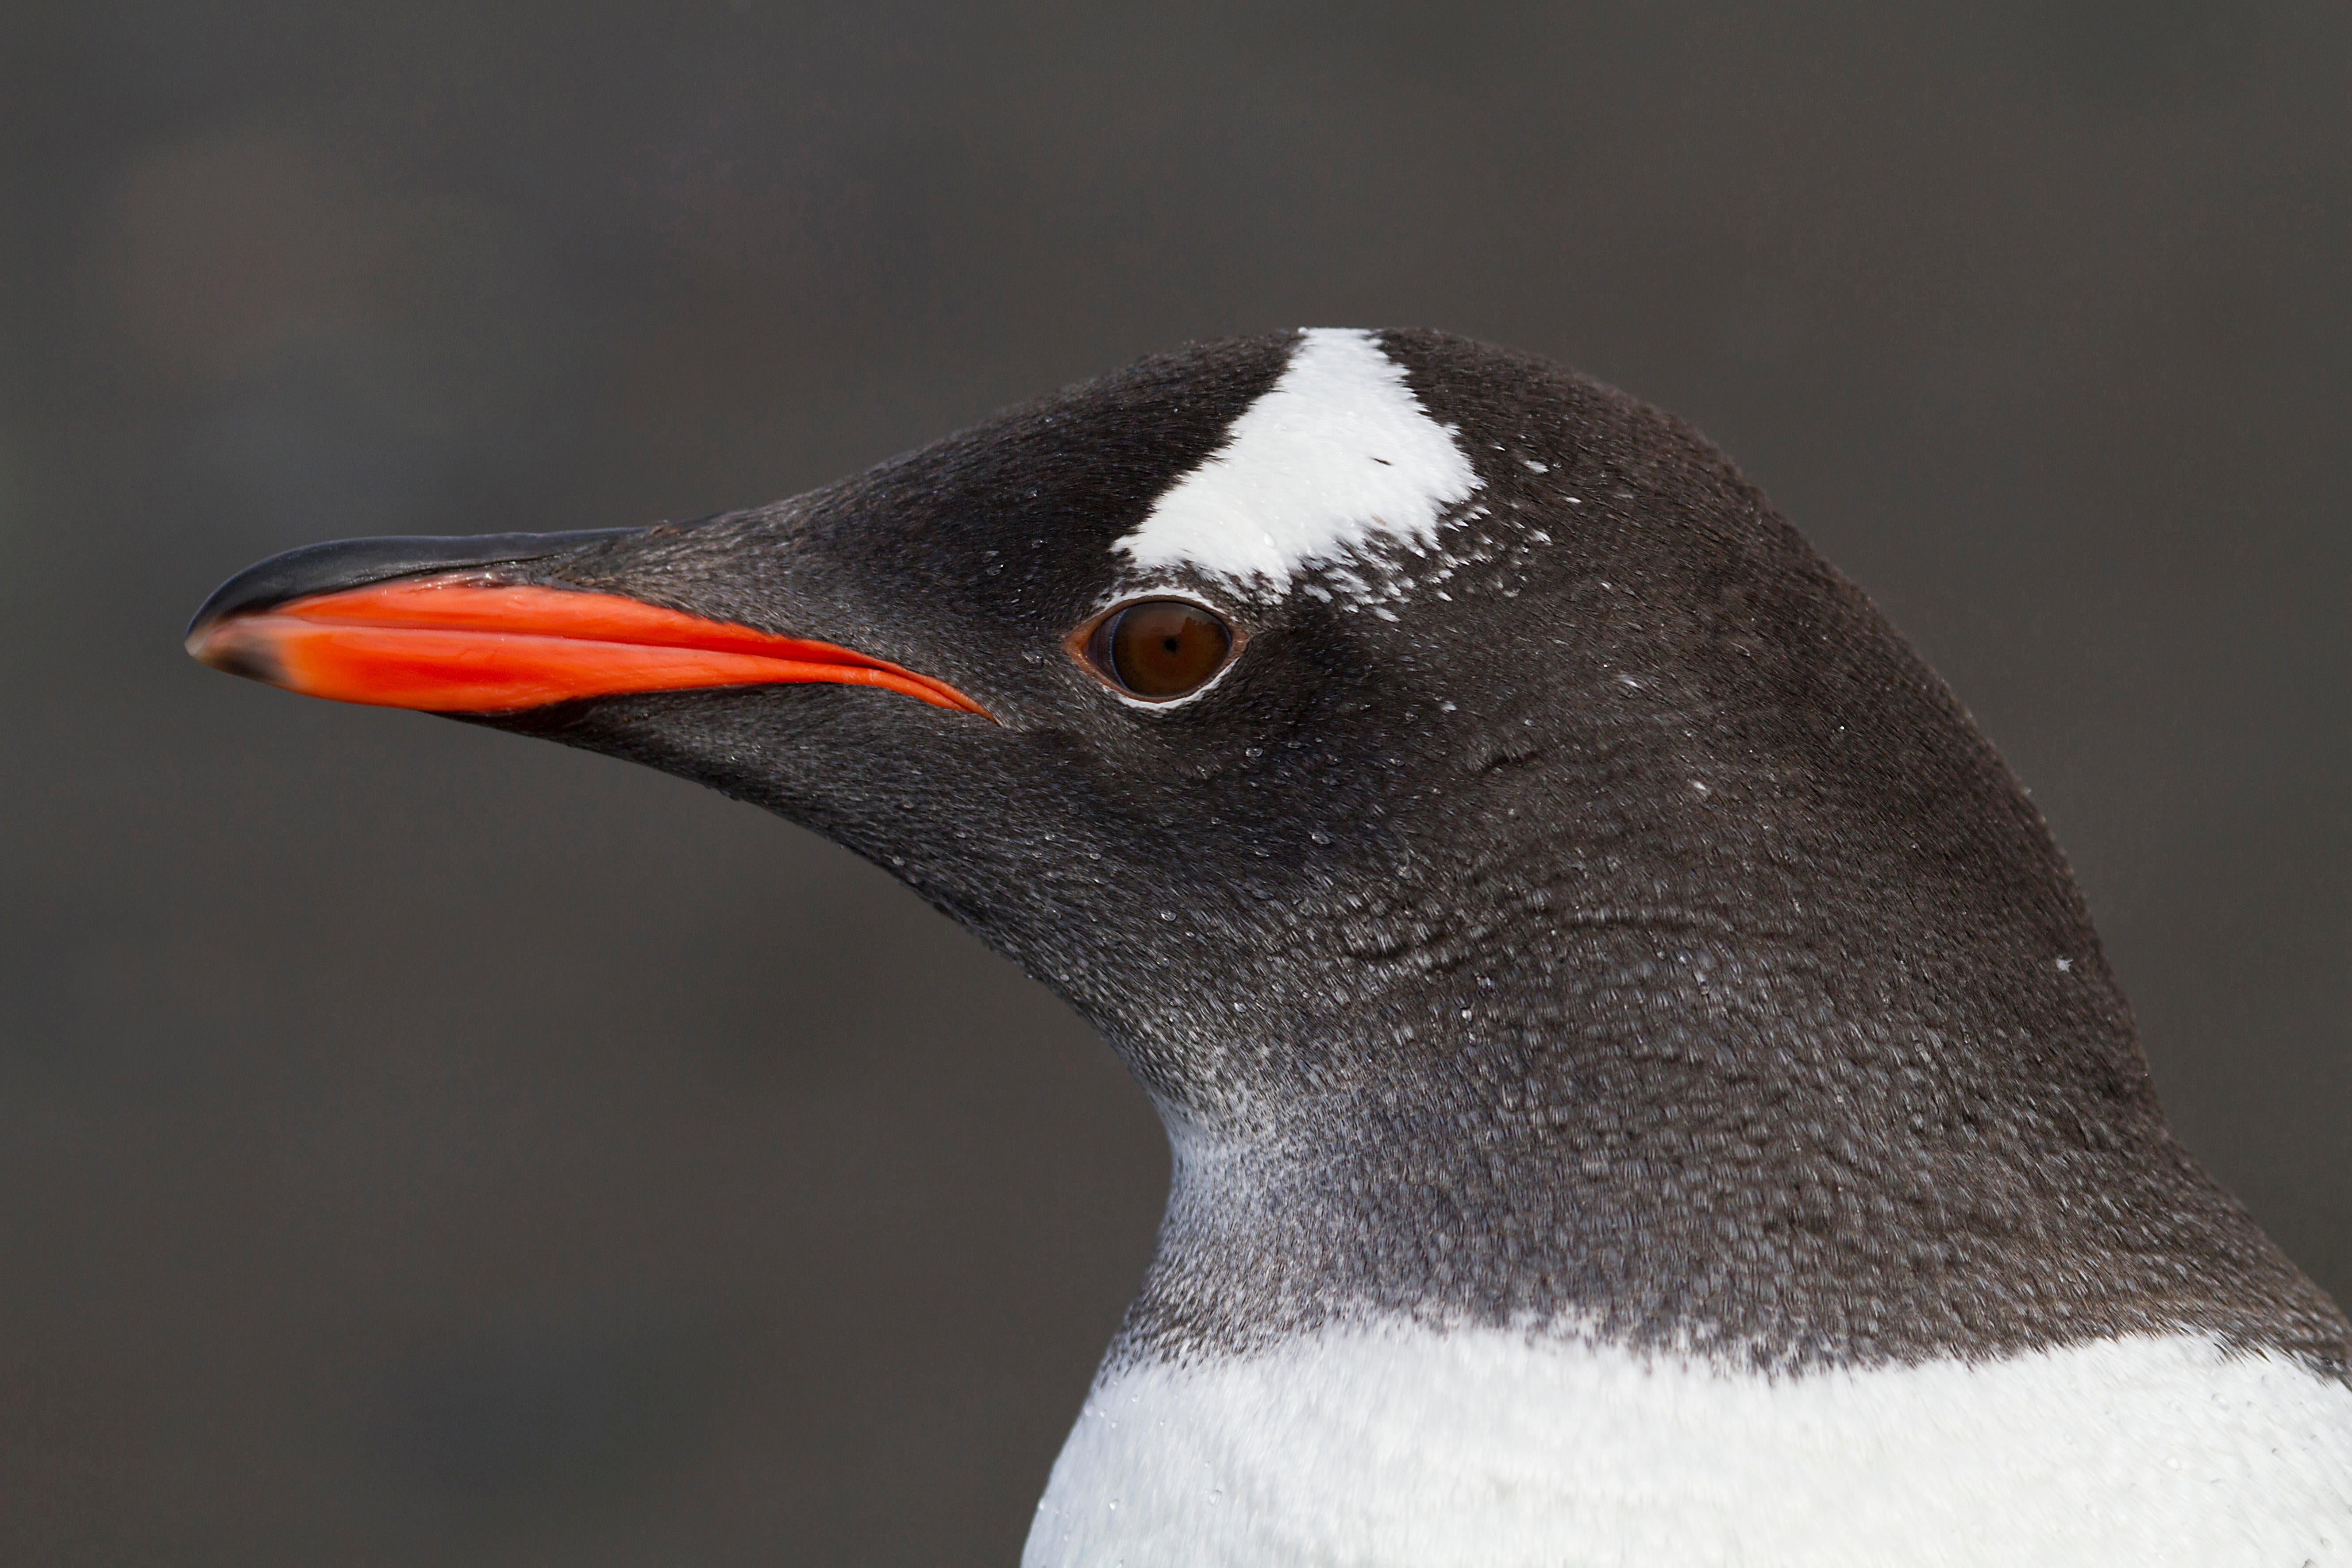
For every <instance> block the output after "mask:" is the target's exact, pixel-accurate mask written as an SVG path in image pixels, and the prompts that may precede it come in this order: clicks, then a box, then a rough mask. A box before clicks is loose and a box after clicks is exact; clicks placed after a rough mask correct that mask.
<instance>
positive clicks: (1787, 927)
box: [1114, 889, 2342, 1371]
mask: <svg viewBox="0 0 2352 1568" xmlns="http://www.w3.org/2000/svg"><path fill="white" fill-rule="evenodd" d="M2068 890H2069V891H2070V892H2071V889H2068ZM1803 901H1804V900H1794V902H1797V903H1801V902H1803ZM1826 902H1827V903H1829V904H1831V905H1832V906H1834V905H1835V904H1836V903H1837V900H1826ZM1734 903H1738V905H1739V907H1741V908H1743V909H1744V910H1747V911H1748V914H1747V916H1746V917H1744V918H1748V919H1756V918H1758V917H1757V916H1756V911H1757V910H1759V909H1761V910H1765V911H1767V912H1766V913H1765V915H1764V916H1762V917H1761V919H1762V926H1761V928H1759V927H1748V928H1736V927H1731V926H1727V925H1725V924H1724V923H1722V922H1723V921H1727V920H1729V919H1730V918H1731V917H1730V916H1729V915H1728V914H1724V915H1723V916H1722V918H1721V920H1718V919H1717V916H1716V914H1714V913H1710V910H1718V911H1719V910H1728V909H1729V908H1731V907H1732V905H1733V904H1734ZM1773 907H1774V906H1773V905H1772V904H1771V903H1770V902H1769V900H1767V901H1764V902H1762V903H1759V902H1756V901H1753V900H1745V899H1744V898H1738V897H1735V898H1727V899H1723V900H1719V901H1718V902H1717V903H1716V904H1714V905H1711V906H1707V907H1704V908H1703V907H1700V906H1698V905H1696V904H1695V903H1690V902H1688V901H1682V902H1677V901H1676V900H1659V902H1658V903H1657V905H1656V906H1654V907H1652V908H1649V909H1647V910H1643V909H1636V908H1633V907H1631V906H1630V905H1626V904H1622V903H1621V905H1620V906H1619V907H1617V908H1615V909H1613V910H1612V909H1606V908H1601V907H1599V906H1597V905H1595V904H1592V903H1591V902H1577V901H1575V900H1570V899H1569V898H1568V896H1567V893H1566V892H1565V891H1563V892H1562V894H1561V895H1560V897H1559V899H1556V900H1551V901H1550V902H1549V905H1548V906H1547V907H1541V908H1538V909H1536V910H1533V911H1532V912H1528V913H1526V916H1525V919H1524V920H1523V921H1521V923H1520V927H1519V928H1518V929H1522V930H1531V929H1533V928H1534V927H1536V926H1540V927H1541V928H1542V929H1543V931H1545V932H1546V933H1548V934H1547V936H1546V941H1547V942H1549V963H1548V964H1547V965H1545V966H1544V973H1540V974H1535V973H1531V971H1530V964H1531V963H1533V960H1532V958H1531V956H1530V954H1529V952H1528V951H1526V950H1525V948H1524V947H1523V945H1522V944H1520V943H1517V942H1514V941H1512V940H1510V939H1509V937H1508V935H1507V933H1508V931H1511V930H1512V929H1514V928H1513V927H1511V926H1509V925H1508V924H1507V923H1504V922H1500V921H1490V922H1481V921H1478V920H1476V919H1475V911H1474V918H1473V919H1472V921H1471V922H1470V923H1471V924H1472V925H1473V926H1476V925H1479V924H1481V923H1484V924H1485V925H1486V930H1487V931H1488V933H1489V935H1488V937H1487V939H1486V940H1487V942H1489V943H1490V944H1491V946H1490V947H1489V948H1487V949H1486V950H1473V951H1472V952H1470V953H1469V955H1468V958H1467V961H1466V962H1461V963H1449V964H1446V965H1444V966H1440V967H1439V968H1437V969H1435V970H1429V969H1423V970H1422V971H1421V972H1420V973H1419V976H1418V979H1417V980H1415V981H1414V982H1413V983H1412V984H1406V983H1404V982H1403V981H1402V979H1401V978H1398V977H1397V976H1396V975H1395V974H1393V973H1392V974H1391V982H1392V983H1391V984H1389V985H1387V986H1385V987H1383V986H1380V985H1375V984H1369V983H1368V981H1367V977H1366V976H1365V975H1364V974H1363V973H1362V972H1361V965H1360V964H1359V966H1358V980H1359V985H1358V987H1357V989H1356V990H1355V991H1354V992H1353V993H1352V994H1353V995H1354V996H1355V997H1356V1002H1355V1005H1352V1006H1351V1007H1349V1009H1348V1010H1347V1011H1346V1012H1345V1014H1344V1015H1343V1016H1339V1017H1336V1018H1333V1019H1331V1020H1328V1022H1327V1023H1326V1024H1325V1025H1324V1026H1320V1027H1317V1028H1312V1029H1309V1030H1307V1031H1306V1032H1305V1033H1304V1035H1303V1036H1302V1037H1297V1038H1290V1039H1285V1040H1282V1041H1278V1042H1272V1043H1269V1044H1268V1045H1266V1046H1265V1047H1264V1048H1263V1049H1261V1050H1260V1051H1258V1052H1256V1053H1255V1055H1257V1056H1259V1057H1261V1058H1265V1059H1270V1060H1277V1059H1278V1060H1284V1061H1287V1062H1289V1063H1291V1064H1293V1066H1294V1068H1295V1069H1296V1070H1297V1081H1294V1082H1292V1083H1290V1084H1288V1085H1286V1087H1283V1088H1281V1089H1273V1090H1269V1091H1267V1092H1265V1093H1264V1094H1262V1095H1257V1096H1255V1097H1249V1096H1244V1100H1243V1101H1242V1103H1241V1104H1239V1105H1238V1106H1237V1107H1230V1108H1227V1109H1225V1110H1223V1111H1221V1113H1219V1114H1217V1115H1214V1116H1203V1115H1202V1114H1199V1113H1198V1112H1197V1111H1195V1110H1188V1109H1184V1108H1182V1107H1180V1106H1177V1105H1174V1104H1172V1103H1170V1102H1167V1101H1165V1100H1163V1102H1162V1106H1161V1109H1162V1113H1163V1118H1164V1119H1165V1121H1166V1122H1167V1124H1168V1128H1169V1133H1170V1139H1171V1147H1172V1150H1173V1153H1174V1160H1173V1181H1172V1184H1171V1196H1170V1202H1169V1206H1168V1209H1167V1213H1166V1215H1165V1218H1164V1221H1163V1224H1162V1228H1161V1232H1160V1242H1159V1247H1158V1250H1157V1253H1156V1256H1155V1258H1154V1261H1153V1264H1152V1267H1151V1268H1150V1273H1149V1275H1148V1277H1147V1279H1146V1282H1145V1285H1144V1288H1143V1289H1142V1291H1141V1293H1140V1294H1139V1298H1138V1300H1137V1301H1136V1302H1135V1304H1134V1306H1133V1308H1132V1309H1131V1310H1130V1312H1129V1317H1128V1320H1127V1321H1126V1323H1125V1325H1124V1327H1123V1329H1122V1332H1121V1335H1120V1339H1119V1341H1118V1345H1117V1346H1116V1347H1115V1349H1114V1361H1115V1362H1137V1363H1139V1362H1147V1361H1151V1360H1155V1359H1162V1360H1164V1359H1168V1358H1171V1357H1176V1358H1185V1357H1191V1356H1194V1355H1198V1354H1204V1353H1206V1354H1225V1353H1248V1352H1251V1351H1253V1350H1255V1349H1258V1348H1262V1347H1265V1346H1266V1345H1269V1344H1271V1343H1274V1342H1277V1341H1280V1340H1282V1339H1285V1338H1288V1337H1292V1336H1295V1335H1297V1333H1300V1332H1302V1331H1324V1330H1343V1331H1344V1330H1352V1329H1360V1328H1366V1327H1378V1326H1380V1325H1381V1324H1384V1323H1394V1322H1397V1321H1408V1322H1412V1323H1417V1324H1420V1325H1423V1326H1435V1327H1445V1326H1462V1325H1471V1326H1483V1327H1511V1328H1516V1329H1524V1330H1527V1331H1531V1332H1536V1333H1538V1334H1551V1335H1563V1336H1574V1337H1579V1338H1583V1339H1587V1340H1591V1341H1594V1342H1609V1343H1614V1344H1619V1345H1624V1346H1630V1347H1633V1348H1636V1349H1643V1350H1658V1349H1671V1350H1673V1351H1675V1352H1683V1353H1697V1354H1700V1355H1703V1356H1706V1357H1708V1358H1711V1359H1713V1360H1716V1361H1718V1362H1725V1363H1738V1364H1741V1365H1746V1366H1751V1367H1756V1366H1760V1367H1764V1368H1769V1369H1775V1370H1779V1369H1786V1370H1793V1371H1803V1370H1807V1369H1810V1368H1815V1367H1822V1366H1849V1365H1857V1364H1863V1365H1867V1364H1881V1363H1916V1362H1920V1361H1925V1360H1931V1359H1938V1358H1948V1357H1960V1358H1963V1359H1966V1358H1971V1357H1984V1356H1999V1355H2006V1354H2011V1353H2017V1352H2024V1351H2030V1350H2035V1349H2042V1348H2047V1347H2050V1346H2053V1345H2060V1344H2065V1343H2072V1342H2079V1341H2082V1340H2084V1339H2092V1338H2100V1337H2111V1336H2113V1335H2116V1334H2120V1333H2131V1332H2173V1331H2181V1330H2184V1329H2186V1330H2189V1331H2202V1332H2208V1333H2211V1334H2214V1335H2217V1336H2219V1337H2221V1338H2222V1339H2224V1340H2230V1341H2231V1342H2253V1343H2262V1344H2264V1345H2268V1346H2273V1347H2275V1348H2281V1349H2285V1350H2288V1351H2290V1352H2296V1353H2303V1354H2305V1355H2306V1357H2307V1358H2309V1359H2313V1360H2315V1361H2316V1362H2323V1363H2324V1362H2326V1361H2327V1360H2328V1358H2329V1357H2331V1356H2334V1357H2336V1360H2337V1362H2338V1363H2340V1355H2341V1352H2340V1347H2341V1344H2342V1338H2341V1320H2340V1318H2336V1317H2335V1316H2334V1314H2333V1312H2332V1310H2331V1309H2330V1308H2329V1307H2328V1306H2327V1304H2326V1302H2325V1300H2324V1299H2321V1298H2316V1297H2315V1293H2310V1292H2308V1291H2307V1290H2305V1288H2304V1287H2302V1286H2301V1284H2300V1281H2299V1277H2297V1276H2295V1275H2294V1271H2293V1269H2292V1268H2291V1267H2289V1266H2287V1265H2286V1264H2285V1263H2284V1259H2283V1258H2279V1257H2278V1256H2277V1255H2276V1253H2275V1250H2274V1249H2273V1248H2271V1247H2269V1245H2268V1244H2267V1243H2266V1242H2265V1241H2263V1238H2262V1237H2261V1236H2260V1233H2259V1232H2258V1231H2257V1230H2256V1229H2255V1228H2254V1227H2253V1226H2252V1225H2251V1223H2250V1222H2249V1221H2247V1220H2246V1218H2245V1217H2244V1215H2242V1213H2241V1212H2240V1211H2239V1210H2238V1209H2237V1208H2236V1206H2235V1205H2233V1204H2232V1203H2231V1201H2230V1200H2229V1199H2228V1198H2227V1197H2226V1196H2225V1195H2223V1194H2221V1193H2220V1192H2219V1191H2218V1189H2216V1188H2214V1187H2213V1186H2212V1184H2210V1182H2209V1181H2208V1180H2207V1179H2206V1178H2204V1177H2203V1175H2202V1174H2201V1173H2199V1172H2198V1171H2196V1169H2195V1168H2194V1167H2193V1166H2192V1165H2190V1164H2189V1163H2188V1162H2187V1161H2186V1160H2185V1158H2184V1157H2183V1156H2182V1155H2181V1154H2180V1153H2179V1151H2178V1149H2177V1148H2176V1147H2175V1146H2174V1145H2173V1144H2172V1142H2171V1139H2170V1135H2169V1133H2168V1131H2167V1130H2166V1128H2165V1126H2164V1123H2163V1121H2162V1118H2161V1116H2160V1114H2159V1113H2158V1111H2157V1110H2156V1107H2155V1103H2154V1100H2153V1099H2152V1097H2151V1096H2150V1095H2149V1093H2148V1091H2147V1083H2146V1079H2145V1074H2144V1070H2143V1069H2142V1068H2141V1067H2140V1061H2139V1056H2138V1051H2137V1045H2136V1043H2135V1042H2134V1041H2133V1040H2132V1038H2131V1036H2130V1033H2129V1024H2128V1018H2127V1016H2126V1015H2124V1014H2123V1013H2122V1011H2121V1005H2120V998H2119V997H2118V996H2116V994H2115V992H2114V988H2113V983H2112V980H2111V979H2110V978H2109V977H2108V976H2107V974H2106V972H2105V966H2104V963H2103V961H2101V960H2100V958H2099V956H2098V953H2097V949H2096V946H2095V942H2091V941H2090V940H2089V938H2088V931H2087V927H2083V928H2081V930H2080V931H2079V932H2078V937H2079V940H2078V941H2077V943H2076V953H2075V955H2074V956H2070V957H2069V963H2068V965H2067V966H2066V967H2064V968H2063V969H2062V968H2061V967H2060V966H2059V965H2058V964H2057V963H2056V962H2055V959H2056V957H2057V956H2067V955H2046V954H2039V953H2036V954H2034V955H2032V957H2033V959H2034V960H2035V961H2036V962H2037V963H2038V965H2039V967H2038V968H2036V969H2034V970H2033V971H2032V973H2016V974H2011V970H2012V969H2015V968H2017V965H2018V963H2021V962H2023V960H2022V959H2021V958H2020V957H2019V956H2018V955H2016V954H2014V953H2012V952H2011V944H2010V943H2008V942H2005V941H2001V940H1994V939H1992V938H1990V937H1986V936H1984V935H1982V933H1977V934H1974V935H1970V934H1969V933H1961V934H1960V935H1959V936H1958V937H1955V938H1954V939H1952V940H1948V941H1942V942H1938V941H1937V940H1933V939H1932V933H1925V932H1923V931H1921V930H1920V929H1918V928H1917V926H1916V923H1915V922H1908V921H1904V920H1900V919H1894V920H1887V921H1876V922H1871V921H1856V922H1853V923H1852V924H1851V926H1850V928H1849V929H1846V930H1845V931H1843V933H1842V934H1837V935H1834V936H1833V935H1832V934H1831V933H1830V932H1829V931H1827V930H1826V929H1825V924H1826V922H1825V921H1822V919H1821V918H1820V916H1819V914H1818V912H1816V913H1813V914H1806V913H1803V912H1802V911H1800V910H1795V909H1793V908H1791V909H1790V911H1789V919H1788V920H1787V921H1779V922H1776V921H1774V919H1773V918H1772V916H1771V915H1770V913H1769V911H1770V910H1772V908H1773ZM1459 912H1460V910H1459V906H1458V905H1457V909H1456V913H1457V918H1458V916H1459ZM2029 940H2031V938H2030V937H2029ZM1382 962H1384V963H1391V964H1399V963H1404V964H1405V967H1408V968H1409V967H1411V965H1410V964H1409V963H1406V962H1405V961H1404V960H1401V959H1397V958H1394V957H1391V959H1388V960H1384V961H1382ZM2077 966H2079V969H2078V967H2077ZM2044 970H2046V971H2047V973H2048V976H2049V978H2048V980H2047V981H2045V980H2044V979H2043V977H2042V971H2044ZM1515 976H1516V977H1517V978H1516V980H1515V979H1514V978H1513V977H1515ZM1490 982H1491V984H1490ZM2069 988H2072V989H2071V990H2070V989H2069ZM2070 994H2071V995H2072V996H2074V998H2075V1001H2074V1002H2072V1003H2070V1002H2068V1001H2067V999H2066V998H2067V997H2068V996H2069V995H2070ZM2192 1274H2193V1276H2194V1278H2189V1279H2187V1280H2186V1282H2185V1283H2184V1276H2188V1275H2192ZM2306 1297H2309V1298H2310V1299H2306ZM2282 1305H2284V1307H2285V1308H2286V1309H2287V1310H2288V1315H2289V1316H2290V1317H2295V1319H2296V1321H2298V1322H2299V1323H2300V1324H2301V1327H2300V1328H2299V1329H2298V1330H2297V1331H2295V1332H2294V1333H2293V1334H2290V1335H2287V1336H2285V1338H2284V1339H2282V1338H2281V1337H2280V1336H2279V1335H2278V1333H2277V1332H2276V1331H2275V1329H2274V1326H2273V1325H2274V1323H2275V1322H2276V1321H2278V1320H2277V1318H2276V1317H2275V1316H2274V1315H2273V1310H2274V1309H2277V1308H2279V1307H2281V1306H2282ZM2297 1314H2299V1316H2296V1315H2297ZM2331 1346H2332V1347H2336V1348H2334V1349H2331V1348H2330V1347H2331Z"/></svg>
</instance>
